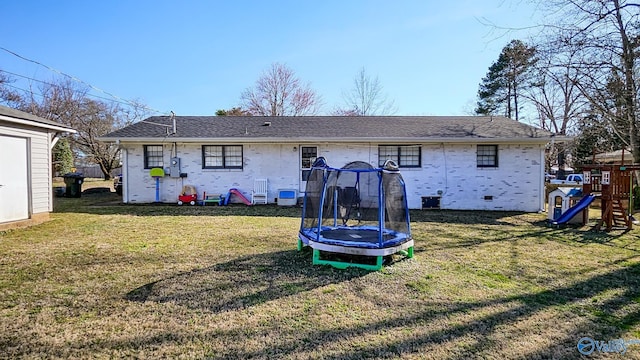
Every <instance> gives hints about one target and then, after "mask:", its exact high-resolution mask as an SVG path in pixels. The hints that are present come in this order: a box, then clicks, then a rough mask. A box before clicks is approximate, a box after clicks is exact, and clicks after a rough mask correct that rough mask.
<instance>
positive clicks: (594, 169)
mask: <svg viewBox="0 0 640 360" xmlns="http://www.w3.org/2000/svg"><path fill="white" fill-rule="evenodd" d="M637 170H640V165H610V164H607V165H601V164H590V165H584V166H583V167H582V171H583V176H584V183H583V185H582V193H583V196H588V195H591V194H593V195H596V196H598V198H600V201H601V205H600V209H601V212H602V214H601V217H600V220H598V223H597V224H596V229H597V230H599V229H601V228H602V226H603V225H604V226H605V228H606V230H607V231H610V230H612V229H613V228H626V229H629V230H630V229H631V227H632V217H631V214H632V209H633V197H632V196H631V195H632V194H631V190H632V188H633V177H634V175H633V174H634V171H637Z"/></svg>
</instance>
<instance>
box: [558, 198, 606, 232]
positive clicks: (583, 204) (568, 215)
mask: <svg viewBox="0 0 640 360" xmlns="http://www.w3.org/2000/svg"><path fill="white" fill-rule="evenodd" d="M595 198H596V197H595V196H594V195H593V194H590V195H588V196H585V197H583V198H582V199H580V201H578V203H577V204H575V205H574V206H573V207H571V208H569V210H567V211H565V212H564V214H562V215H560V217H559V218H557V219H555V220H553V221H551V223H552V224H553V225H558V224H566V223H567V222H568V221H569V220H571V219H572V218H573V217H574V216H576V214H578V213H579V212H580V211H582V210H584V209H586V208H587V207H588V206H589V204H591V203H592V202H593V200H595Z"/></svg>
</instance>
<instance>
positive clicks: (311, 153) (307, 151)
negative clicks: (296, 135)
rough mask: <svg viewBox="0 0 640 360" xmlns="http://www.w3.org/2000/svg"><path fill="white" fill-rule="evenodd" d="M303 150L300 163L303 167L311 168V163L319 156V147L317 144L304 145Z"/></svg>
mask: <svg viewBox="0 0 640 360" xmlns="http://www.w3.org/2000/svg"><path fill="white" fill-rule="evenodd" d="M301 151H302V156H301V159H302V163H301V164H300V167H301V168H302V169H311V165H313V162H314V161H315V160H316V158H317V157H318V148H317V147H315V146H302V147H301Z"/></svg>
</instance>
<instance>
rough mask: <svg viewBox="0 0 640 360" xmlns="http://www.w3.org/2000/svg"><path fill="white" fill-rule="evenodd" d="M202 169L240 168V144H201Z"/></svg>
mask: <svg viewBox="0 0 640 360" xmlns="http://www.w3.org/2000/svg"><path fill="white" fill-rule="evenodd" d="M202 168H203V169H242V145H202Z"/></svg>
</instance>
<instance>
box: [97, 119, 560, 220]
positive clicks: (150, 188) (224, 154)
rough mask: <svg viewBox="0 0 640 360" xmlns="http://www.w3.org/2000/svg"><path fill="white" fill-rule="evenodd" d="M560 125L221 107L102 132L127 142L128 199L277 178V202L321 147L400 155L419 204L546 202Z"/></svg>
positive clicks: (378, 161)
mask: <svg viewBox="0 0 640 360" xmlns="http://www.w3.org/2000/svg"><path fill="white" fill-rule="evenodd" d="M552 138H553V136H552V134H551V133H549V132H548V131H545V130H541V129H538V128H535V127H532V126H529V125H526V124H523V123H520V122H517V121H514V120H511V119H508V118H505V117H479V116H368V117H337V116H307V117H250V116H247V117H244V116H238V117H224V116H222V117H218V116H176V117H170V116H154V117H150V118H148V119H146V120H144V121H141V122H138V123H135V124H133V125H130V126H127V127H125V128H123V129H120V130H117V131H115V132H112V133H110V134H107V135H105V136H103V137H102V138H101V140H103V141H106V142H113V143H117V144H119V146H120V147H121V149H122V162H123V175H124V184H123V188H124V191H123V202H125V203H148V202H153V201H154V199H155V180H154V179H153V178H151V177H150V176H149V170H150V169H151V168H154V167H160V168H164V169H165V173H166V175H165V176H164V177H163V178H161V180H160V189H159V197H160V201H162V202H175V201H176V200H177V197H178V195H179V193H180V191H181V189H182V186H183V185H187V184H188V185H194V186H195V187H196V188H197V190H198V193H199V195H200V196H201V195H202V193H203V192H205V191H206V192H207V193H226V192H227V191H228V190H229V189H230V188H236V189H239V190H240V191H241V192H242V193H243V194H245V195H246V196H248V197H249V196H250V193H251V190H252V189H253V184H254V180H255V179H258V178H266V179H268V196H267V198H268V202H269V203H274V202H276V199H277V196H278V193H279V189H296V190H297V191H298V193H299V194H300V193H302V192H304V188H305V184H306V182H305V176H306V175H307V174H308V169H309V167H310V165H311V163H312V162H313V159H315V158H316V157H318V156H323V157H325V158H326V159H327V162H328V163H329V165H331V166H333V167H342V166H343V165H345V164H346V163H349V162H351V161H365V162H368V163H370V164H371V165H373V166H375V167H377V166H380V165H382V164H383V163H384V161H385V160H386V159H394V160H395V161H396V162H397V163H398V164H399V165H400V169H401V172H402V176H403V178H404V179H405V182H406V187H407V196H408V204H409V207H410V208H413V209H420V208H442V209H464V210H516V211H526V212H535V211H540V210H543V209H544V206H545V204H544V174H545V168H544V154H545V146H546V145H547V144H548V143H549V142H550V141H551V140H552Z"/></svg>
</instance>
